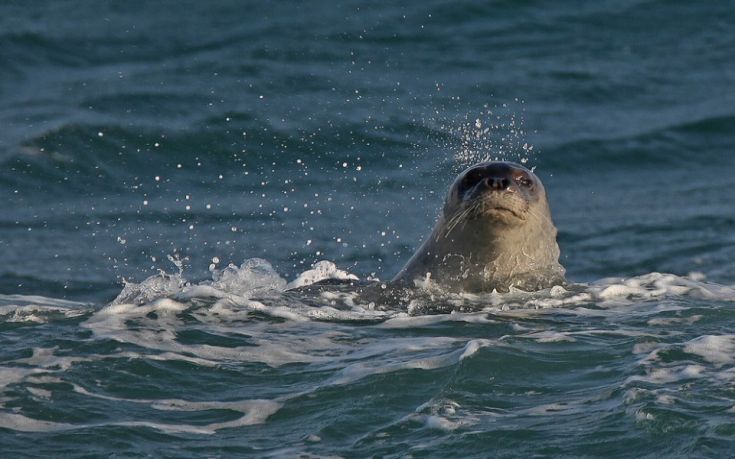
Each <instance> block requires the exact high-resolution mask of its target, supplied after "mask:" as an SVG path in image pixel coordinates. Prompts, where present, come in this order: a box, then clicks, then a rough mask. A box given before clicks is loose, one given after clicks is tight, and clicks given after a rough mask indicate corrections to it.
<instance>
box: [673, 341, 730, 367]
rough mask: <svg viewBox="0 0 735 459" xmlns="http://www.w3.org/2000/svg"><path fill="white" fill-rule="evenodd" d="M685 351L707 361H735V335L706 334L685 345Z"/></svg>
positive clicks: (721, 362) (717, 363) (721, 363)
mask: <svg viewBox="0 0 735 459" xmlns="http://www.w3.org/2000/svg"><path fill="white" fill-rule="evenodd" d="M684 352H686V353H688V354H695V355H698V356H700V357H702V358H703V359H704V360H706V361H707V362H711V363H714V364H716V365H720V366H721V365H725V364H730V363H733V362H735V335H717V336H715V335H704V336H700V337H699V338H696V339H693V340H691V341H689V342H687V343H686V344H685V345H684Z"/></svg>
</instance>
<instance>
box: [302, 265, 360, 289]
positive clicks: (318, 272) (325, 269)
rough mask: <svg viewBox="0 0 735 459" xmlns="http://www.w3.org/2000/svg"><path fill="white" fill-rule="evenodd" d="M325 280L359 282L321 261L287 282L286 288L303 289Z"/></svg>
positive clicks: (354, 277) (345, 272)
mask: <svg viewBox="0 0 735 459" xmlns="http://www.w3.org/2000/svg"><path fill="white" fill-rule="evenodd" d="M327 279H337V280H355V281H356V280H359V278H358V277H357V276H355V275H354V274H351V273H349V272H347V271H343V270H341V269H339V268H337V266H336V265H335V264H334V263H332V262H331V261H326V260H322V261H320V262H318V263H315V264H314V266H313V267H312V269H309V270H307V271H304V272H303V273H301V274H299V276H298V277H297V278H296V279H294V280H292V281H291V282H289V284H288V286H287V288H289V289H292V288H298V287H303V286H305V285H311V284H314V283H316V282H319V281H323V280H327Z"/></svg>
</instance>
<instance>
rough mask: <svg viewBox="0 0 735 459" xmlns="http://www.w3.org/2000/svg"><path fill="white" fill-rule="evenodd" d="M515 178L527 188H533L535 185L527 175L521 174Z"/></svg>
mask: <svg viewBox="0 0 735 459" xmlns="http://www.w3.org/2000/svg"><path fill="white" fill-rule="evenodd" d="M515 179H516V182H517V183H518V184H519V185H521V186H524V187H526V188H531V187H532V186H533V181H532V180H531V179H530V178H528V177H527V176H525V175H519V176H517V177H516V178H515Z"/></svg>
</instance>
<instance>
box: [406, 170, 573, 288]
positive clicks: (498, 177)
mask: <svg viewBox="0 0 735 459" xmlns="http://www.w3.org/2000/svg"><path fill="white" fill-rule="evenodd" d="M556 234H557V231H556V227H555V226H554V223H553V221H552V219H551V211H550V210H549V204H548V202H547V200H546V191H545V190H544V186H543V184H542V183H541V180H540V179H539V178H538V177H537V176H536V175H535V174H534V173H533V172H531V171H530V170H528V169H526V168H525V167H523V166H521V165H519V164H515V163H510V162H483V163H479V164H476V165H474V166H472V167H470V168H468V169H467V170H465V171H464V172H462V173H461V174H460V175H459V176H458V177H457V179H456V180H455V181H454V183H453V184H452V186H451V187H450V189H449V192H448V194H447V197H446V201H445V203H444V208H443V210H442V213H441V214H440V215H439V219H438V220H437V222H436V225H435V226H434V230H433V231H432V232H431V235H430V236H429V237H428V239H426V241H424V243H423V245H421V247H420V248H419V249H418V250H417V251H416V253H415V254H414V255H413V257H411V259H410V260H409V261H408V263H407V264H406V266H405V267H404V268H403V269H402V270H401V271H400V272H399V273H398V274H397V275H396V277H395V278H394V279H393V281H392V284H393V285H395V286H405V287H411V286H414V285H422V282H426V280H427V279H429V280H430V281H431V282H432V283H436V284H438V286H439V287H441V288H443V289H445V290H448V291H452V292H460V291H463V292H472V293H479V292H491V291H493V290H496V291H498V292H507V291H509V290H510V288H511V287H513V288H517V289H520V290H524V291H528V292H530V291H536V290H542V289H544V288H549V287H552V286H554V285H563V284H564V283H565V279H564V273H565V270H564V267H562V265H561V264H559V245H558V244H557V242H556Z"/></svg>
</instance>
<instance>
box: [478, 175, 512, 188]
mask: <svg viewBox="0 0 735 459" xmlns="http://www.w3.org/2000/svg"><path fill="white" fill-rule="evenodd" d="M482 183H483V185H485V187H486V188H489V189H491V190H505V189H507V188H508V187H509V186H510V180H508V179H507V178H505V177H486V178H485V179H483V181H482Z"/></svg>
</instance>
